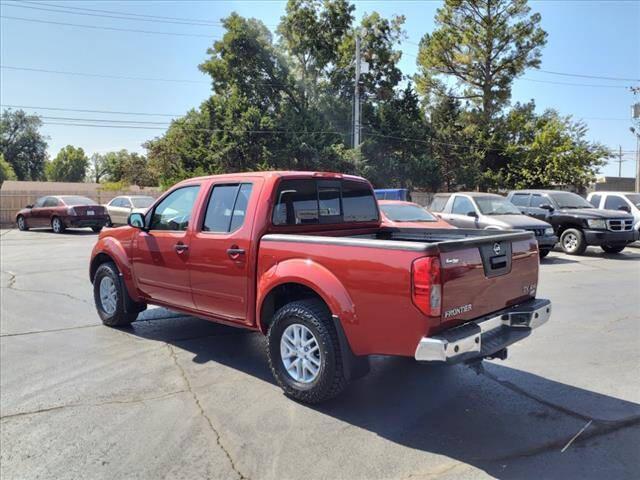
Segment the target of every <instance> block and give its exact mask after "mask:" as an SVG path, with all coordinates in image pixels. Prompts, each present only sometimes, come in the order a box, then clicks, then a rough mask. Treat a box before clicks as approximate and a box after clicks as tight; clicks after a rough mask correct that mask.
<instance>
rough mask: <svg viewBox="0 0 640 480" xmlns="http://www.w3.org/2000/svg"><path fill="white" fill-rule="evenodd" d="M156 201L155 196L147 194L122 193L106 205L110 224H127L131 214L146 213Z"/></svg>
mask: <svg viewBox="0 0 640 480" xmlns="http://www.w3.org/2000/svg"><path fill="white" fill-rule="evenodd" d="M154 201H155V200H154V198H153V197H148V196H146V195H121V196H119V197H115V198H113V199H112V200H111V201H110V202H109V203H107V204H106V205H105V207H106V208H107V213H108V214H109V222H110V226H117V225H126V224H127V219H128V218H129V215H130V214H132V213H134V212H136V213H142V214H144V213H145V212H146V211H147V208H149V207H150V206H151V205H152V204H153V202H154Z"/></svg>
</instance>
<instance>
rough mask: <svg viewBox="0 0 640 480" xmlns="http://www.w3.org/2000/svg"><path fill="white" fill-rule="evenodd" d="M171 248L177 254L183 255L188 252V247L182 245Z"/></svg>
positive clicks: (177, 244) (178, 244)
mask: <svg viewBox="0 0 640 480" xmlns="http://www.w3.org/2000/svg"><path fill="white" fill-rule="evenodd" d="M173 248H174V249H175V251H176V252H177V253H184V252H186V251H187V250H189V245H185V244H184V243H176V244H175V246H174V247H173Z"/></svg>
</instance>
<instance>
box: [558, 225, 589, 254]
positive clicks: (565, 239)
mask: <svg viewBox="0 0 640 480" xmlns="http://www.w3.org/2000/svg"><path fill="white" fill-rule="evenodd" d="M560 246H561V247H562V250H563V251H564V253H566V254H568V255H582V254H583V253H584V251H585V250H586V249H587V242H586V241H585V239H584V234H583V233H582V230H579V229H577V228H567V229H566V230H565V231H564V232H562V235H560Z"/></svg>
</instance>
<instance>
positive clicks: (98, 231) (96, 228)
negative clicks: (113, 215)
mask: <svg viewBox="0 0 640 480" xmlns="http://www.w3.org/2000/svg"><path fill="white" fill-rule="evenodd" d="M91 230H93V231H94V232H96V233H100V231H101V230H102V227H91Z"/></svg>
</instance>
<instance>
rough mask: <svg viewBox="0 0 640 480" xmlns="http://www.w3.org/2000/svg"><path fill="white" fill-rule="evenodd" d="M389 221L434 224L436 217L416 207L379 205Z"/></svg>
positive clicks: (408, 205)
mask: <svg viewBox="0 0 640 480" xmlns="http://www.w3.org/2000/svg"><path fill="white" fill-rule="evenodd" d="M380 210H382V211H383V212H384V214H385V215H386V216H387V218H388V219H389V220H393V221H394V222H435V221H436V217H434V216H433V215H431V214H430V213H429V212H427V211H426V210H425V209H424V208H422V207H420V206H418V205H411V204H387V205H380Z"/></svg>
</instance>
